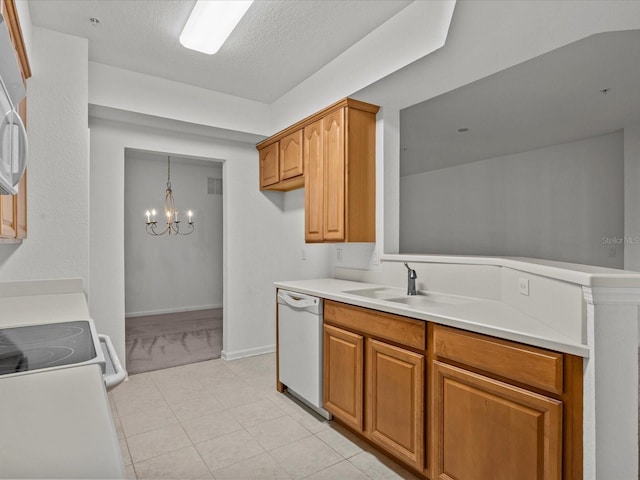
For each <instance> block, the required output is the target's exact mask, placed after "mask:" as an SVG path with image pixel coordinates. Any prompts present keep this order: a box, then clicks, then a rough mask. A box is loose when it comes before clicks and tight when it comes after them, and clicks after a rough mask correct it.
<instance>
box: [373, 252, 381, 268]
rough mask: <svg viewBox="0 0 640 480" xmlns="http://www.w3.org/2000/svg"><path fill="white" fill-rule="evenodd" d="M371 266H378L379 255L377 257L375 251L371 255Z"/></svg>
mask: <svg viewBox="0 0 640 480" xmlns="http://www.w3.org/2000/svg"><path fill="white" fill-rule="evenodd" d="M371 265H380V255H378V250H377V249H374V250H373V252H372V253H371Z"/></svg>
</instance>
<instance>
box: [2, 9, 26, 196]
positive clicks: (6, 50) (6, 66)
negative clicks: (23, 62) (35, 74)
mask: <svg viewBox="0 0 640 480" xmlns="http://www.w3.org/2000/svg"><path fill="white" fill-rule="evenodd" d="M25 93H26V91H25V88H24V83H23V81H22V75H21V74H20V68H19V67H18V62H17V60H16V56H15V53H14V51H13V45H12V44H11V40H10V38H9V31H8V30H7V24H6V23H5V20H4V17H2V15H0V195H14V194H16V193H18V183H19V182H20V178H22V174H23V173H24V170H25V168H26V166H27V149H28V145H27V131H26V129H25V128H24V123H23V122H22V119H21V118H20V115H18V112H17V111H16V107H17V105H18V104H19V103H20V100H22V98H24V96H25Z"/></svg>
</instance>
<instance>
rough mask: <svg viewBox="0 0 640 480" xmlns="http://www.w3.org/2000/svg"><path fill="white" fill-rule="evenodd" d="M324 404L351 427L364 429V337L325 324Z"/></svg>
mask: <svg viewBox="0 0 640 480" xmlns="http://www.w3.org/2000/svg"><path fill="white" fill-rule="evenodd" d="M323 342H324V344H323V350H324V359H323V366H324V385H323V387H324V388H323V391H322V395H323V403H324V408H325V409H326V410H327V411H329V412H331V413H332V414H333V415H334V416H335V417H336V418H338V419H340V420H341V421H342V422H343V423H344V424H346V425H348V426H350V427H351V428H353V429H354V430H357V431H358V432H361V431H362V430H363V429H364V415H363V380H364V367H363V365H364V364H363V361H364V337H363V336H362V335H358V334H356V333H352V332H348V331H346V330H343V329H342V328H337V327H333V326H331V325H324V334H323Z"/></svg>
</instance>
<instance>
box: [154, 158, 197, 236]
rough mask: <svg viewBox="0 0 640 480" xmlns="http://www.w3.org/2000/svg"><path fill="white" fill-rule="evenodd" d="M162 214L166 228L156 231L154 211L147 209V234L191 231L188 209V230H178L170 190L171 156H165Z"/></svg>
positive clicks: (191, 214) (191, 215) (191, 223)
mask: <svg viewBox="0 0 640 480" xmlns="http://www.w3.org/2000/svg"><path fill="white" fill-rule="evenodd" d="M164 214H165V215H166V217H167V228H165V229H164V230H163V231H162V232H156V225H158V222H156V211H155V209H154V210H151V211H149V210H147V211H146V212H145V215H146V216H147V222H146V229H147V233H148V234H149V235H154V236H159V235H164V234H165V233H168V234H169V235H171V234H172V233H173V234H175V235H189V234H190V233H193V229H194V227H193V212H192V211H191V210H189V211H188V212H187V217H189V228H190V229H189V230H188V231H187V232H181V231H180V220H178V211H177V210H176V204H175V202H174V201H173V190H171V157H167V192H166V195H165V198H164Z"/></svg>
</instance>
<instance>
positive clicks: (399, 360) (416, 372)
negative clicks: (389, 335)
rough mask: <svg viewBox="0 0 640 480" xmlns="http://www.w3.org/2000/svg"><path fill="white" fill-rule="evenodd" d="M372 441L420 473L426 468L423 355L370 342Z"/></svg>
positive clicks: (368, 416) (369, 426)
mask: <svg viewBox="0 0 640 480" xmlns="http://www.w3.org/2000/svg"><path fill="white" fill-rule="evenodd" d="M366 383H367V408H366V419H367V421H366V425H367V436H368V437H369V439H370V440H371V441H372V442H373V443H376V444H378V445H380V446H381V447H382V448H384V449H385V450H387V451H388V452H389V453H391V454H393V455H394V456H395V457H397V458H399V459H401V460H402V461H404V462H405V463H407V464H408V465H411V466H412V467H414V468H415V469H417V470H419V471H421V470H422V469H423V467H424V447H425V441H424V355H422V354H419V353H415V352H411V351H409V350H406V349H404V348H400V347H396V346H394V345H389V344H387V343H384V342H380V341H378V340H373V339H370V340H367V376H366Z"/></svg>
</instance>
